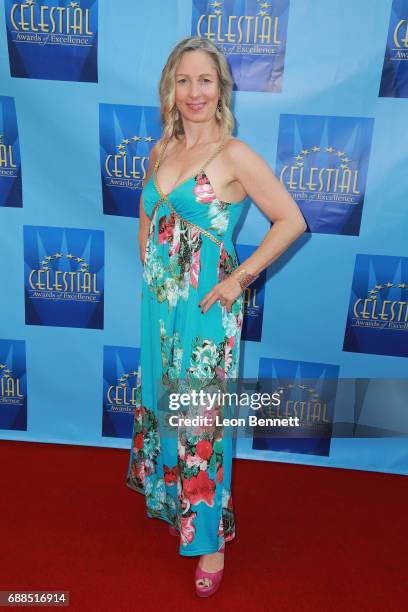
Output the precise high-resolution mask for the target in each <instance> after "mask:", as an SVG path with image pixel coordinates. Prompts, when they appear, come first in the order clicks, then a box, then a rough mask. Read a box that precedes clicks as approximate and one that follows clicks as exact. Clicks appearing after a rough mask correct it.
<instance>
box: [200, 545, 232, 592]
mask: <svg viewBox="0 0 408 612" xmlns="http://www.w3.org/2000/svg"><path fill="white" fill-rule="evenodd" d="M218 552H222V553H223V552H225V545H224V546H223V547H222V548H220V550H219V551H218ZM223 573H224V568H222V569H220V570H218V572H206V571H204V570H203V569H201V567H200V566H199V565H197V567H196V571H195V587H196V593H197V595H198V596H199V597H209V596H210V595H213V594H214V593H215V591H217V589H218V587H219V586H220V584H221V580H222V575H223ZM206 579H207V580H211V586H208V585H203V586H198V584H197V581H198V580H202V581H203V582H204V581H205V580H206Z"/></svg>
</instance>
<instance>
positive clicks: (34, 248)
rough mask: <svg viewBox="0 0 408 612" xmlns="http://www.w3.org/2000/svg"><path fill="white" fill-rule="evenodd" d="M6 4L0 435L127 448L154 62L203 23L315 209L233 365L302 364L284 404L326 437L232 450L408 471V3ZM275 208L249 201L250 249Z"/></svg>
mask: <svg viewBox="0 0 408 612" xmlns="http://www.w3.org/2000/svg"><path fill="white" fill-rule="evenodd" d="M1 4H2V10H1V12H0V34H1V42H0V78H1V90H0V278H1V302H0V438H2V439H11V440H30V441H38V442H55V443H69V444H83V445H91V446H111V447H116V448H124V449H128V450H129V447H130V436H131V432H132V420H133V410H134V401H135V396H134V392H135V386H136V382H137V375H138V366H139V349H140V329H139V312H140V297H141V296H140V291H141V273H142V269H141V264H140V261H139V249H138V241H137V233H138V222H139V219H138V216H139V197H140V191H141V188H142V182H143V178H144V175H145V172H146V169H147V165H148V160H149V152H150V150H151V147H152V146H153V145H154V143H155V142H156V140H157V139H158V138H159V137H160V132H161V126H160V120H159V99H158V82H159V79H160V74H161V70H162V68H163V66H164V63H165V61H166V59H167V56H168V54H169V53H170V51H171V49H172V48H173V46H174V45H175V44H176V43H177V42H178V41H179V40H180V39H182V38H184V37H186V36H189V35H190V34H193V35H199V36H203V37H209V38H210V39H211V40H213V41H214V42H215V43H216V44H218V45H219V46H220V48H221V49H222V50H223V52H224V53H225V55H226V56H227V58H228V61H229V63H230V66H231V70H232V73H233V77H234V83H235V85H234V96H233V110H234V114H235V117H236V119H237V132H236V136H238V137H239V138H241V139H242V140H244V141H245V142H247V143H248V144H249V145H251V146H252V147H253V148H254V149H255V151H257V152H258V153H259V154H260V155H261V156H262V157H264V158H265V159H266V160H267V162H268V163H269V164H270V166H271V168H272V169H273V170H274V171H275V173H276V175H277V176H278V177H279V179H280V180H281V181H282V182H283V183H284V184H285V186H286V188H287V189H288V190H289V191H290V192H291V194H292V196H293V197H294V198H295V200H296V201H297V202H298V204H299V206H300V207H301V210H302V212H303V214H304V216H305V219H306V221H307V224H308V231H307V232H306V233H305V234H304V235H303V236H302V237H301V238H300V239H299V240H298V241H297V242H296V244H294V245H292V246H291V247H290V249H289V250H288V251H287V252H286V253H285V254H284V255H283V256H282V257H281V258H280V259H279V260H278V261H277V262H276V263H274V264H273V265H272V266H270V268H269V269H268V271H267V272H264V273H263V274H262V275H261V277H260V278H259V279H257V281H256V283H255V284H254V285H253V286H251V288H250V289H249V290H248V291H247V293H246V311H245V322H244V328H243V342H242V352H241V355H242V358H241V365H242V372H241V374H242V376H245V377H248V378H266V379H270V380H272V381H273V383H274V385H275V386H278V387H279V386H282V385H283V381H284V380H287V379H288V378H290V379H291V380H293V381H296V384H295V385H292V386H291V387H285V391H284V403H283V407H284V410H285V415H291V414H294V412H293V411H294V407H295V406H297V407H299V406H302V408H304V409H305V421H307V422H308V424H309V425H310V424H312V425H314V426H316V427H317V428H321V429H320V431H321V432H322V436H323V432H325V435H324V437H322V438H321V439H319V438H317V437H315V438H314V439H312V440H308V441H305V440H303V441H302V440H300V441H299V440H295V439H290V438H284V437H282V436H281V437H280V438H279V437H276V436H275V437H273V436H272V437H271V438H270V439H268V438H265V439H262V440H261V439H253V438H252V437H251V436H246V437H242V438H240V439H238V441H237V445H236V449H235V454H236V456H237V457H245V458H251V459H260V460H266V461H283V462H292V463H305V464H311V465H322V466H328V467H348V468H355V469H364V470H373V471H382V472H394V473H400V474H407V473H408V444H407V438H406V435H407V432H408V416H407V405H406V404H407V402H406V397H407V385H406V383H407V381H408V377H407V374H408V369H407V365H408V363H407V357H408V341H407V340H408V303H407V290H408V249H407V232H408V215H407V214H406V194H407V190H408V174H407V172H406V168H407V163H408V154H407V151H408V149H407V142H408V139H407V135H408V134H407V121H406V116H407V112H408V101H407V98H408V62H407V61H406V60H407V59H408V36H407V20H408V0H394V2H392V1H391V0H376V2H374V3H373V2H372V0H360V1H359V2H355V1H353V0H332V1H331V2H327V1H325V0H291V1H289V0H270V1H269V2H266V1H259V0H246V1H245V0H220V1H218V2H207V1H202V0H171V1H170V0H151V1H150V2H149V3H141V2H132V1H131V0H122V1H121V2H120V3H114V2H110V1H109V0H99V2H98V1H97V0H93V1H92V0H79V1H78V2H65V1H57V0H49V1H47V2H46V3H45V2H42V1H41V0H37V1H36V2H35V3H34V2H33V0H18V1H16V2H12V1H10V0H3V1H2V2H1ZM269 227H270V222H269V220H268V219H267V218H266V217H265V216H264V215H263V214H262V213H261V212H260V210H259V209H258V208H257V206H256V205H255V204H254V203H252V204H251V205H250V207H249V209H248V213H247V214H246V215H245V218H244V219H243V222H242V224H241V225H240V227H239V232H238V233H237V235H236V237H235V238H236V244H237V247H236V248H237V253H238V255H239V257H240V259H241V261H242V260H243V259H245V258H246V257H248V255H249V254H250V253H251V252H253V250H254V249H255V248H256V247H257V245H258V244H259V243H260V242H261V240H262V239H263V237H264V235H265V233H266V232H267V231H268V229H269ZM348 379H357V380H355V381H354V380H352V381H349V380H348ZM387 379H393V380H390V381H388V380H387ZM346 380H348V382H349V383H350V384H340V383H342V382H345V381H346ZM301 383H303V384H302V386H300V385H301ZM295 387H296V389H295ZM333 422H335V423H341V424H342V425H343V428H342V431H343V434H344V432H345V433H346V434H347V437H339V436H337V435H336V429H335V427H332V424H333ZM327 432H329V435H327ZM367 432H369V435H367ZM404 436H405V437H404ZM124 478H125V474H124Z"/></svg>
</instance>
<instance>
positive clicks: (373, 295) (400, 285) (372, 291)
mask: <svg viewBox="0 0 408 612" xmlns="http://www.w3.org/2000/svg"><path fill="white" fill-rule="evenodd" d="M392 287H394V288H397V289H405V290H408V285H407V283H391V282H390V281H388V282H387V283H383V284H382V285H375V287H373V289H370V290H369V291H368V294H369V297H370V298H371V299H372V300H377V299H378V298H379V297H381V296H380V292H381V291H382V290H383V289H391V288H392Z"/></svg>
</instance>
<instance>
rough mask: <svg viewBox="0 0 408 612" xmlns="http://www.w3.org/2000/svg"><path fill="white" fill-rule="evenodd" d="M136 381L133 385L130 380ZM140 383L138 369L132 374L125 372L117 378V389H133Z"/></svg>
mask: <svg viewBox="0 0 408 612" xmlns="http://www.w3.org/2000/svg"><path fill="white" fill-rule="evenodd" d="M133 379H136V380H135V381H133V382H135V384H131V382H132V380H133ZM139 382H140V367H139V368H138V369H137V370H133V371H132V372H125V373H124V374H122V376H121V377H120V378H118V383H119V385H118V386H119V387H127V386H129V387H135V386H137V384H138V383H139Z"/></svg>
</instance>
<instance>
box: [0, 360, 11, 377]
mask: <svg viewBox="0 0 408 612" xmlns="http://www.w3.org/2000/svg"><path fill="white" fill-rule="evenodd" d="M12 374H13V372H12V370H10V368H9V367H7V365H6V364H5V363H0V378H12V377H13V376H12Z"/></svg>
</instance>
